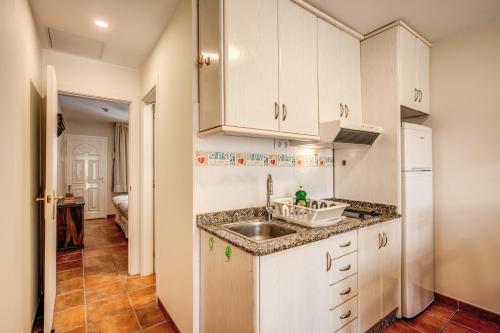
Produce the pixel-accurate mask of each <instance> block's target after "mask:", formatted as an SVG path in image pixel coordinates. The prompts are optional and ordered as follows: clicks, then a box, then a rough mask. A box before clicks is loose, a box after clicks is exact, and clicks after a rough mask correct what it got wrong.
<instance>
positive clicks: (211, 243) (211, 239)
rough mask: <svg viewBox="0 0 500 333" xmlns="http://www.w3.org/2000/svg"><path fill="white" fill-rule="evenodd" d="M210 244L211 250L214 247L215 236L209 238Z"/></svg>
mask: <svg viewBox="0 0 500 333" xmlns="http://www.w3.org/2000/svg"><path fill="white" fill-rule="evenodd" d="M208 246H209V247H210V250H211V249H212V248H213V247H214V238H213V237H210V238H209V239H208Z"/></svg>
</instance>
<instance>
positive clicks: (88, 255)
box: [83, 247, 111, 261]
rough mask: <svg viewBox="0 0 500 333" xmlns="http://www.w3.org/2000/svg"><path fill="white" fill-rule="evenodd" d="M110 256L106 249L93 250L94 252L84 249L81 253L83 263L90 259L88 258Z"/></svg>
mask: <svg viewBox="0 0 500 333" xmlns="http://www.w3.org/2000/svg"><path fill="white" fill-rule="evenodd" d="M107 254H111V251H110V250H109V249H108V248H107V247H104V248H101V249H95V250H89V249H85V251H84V252H83V256H84V257H85V261H86V260H88V259H90V258H95V257H99V256H103V255H107Z"/></svg>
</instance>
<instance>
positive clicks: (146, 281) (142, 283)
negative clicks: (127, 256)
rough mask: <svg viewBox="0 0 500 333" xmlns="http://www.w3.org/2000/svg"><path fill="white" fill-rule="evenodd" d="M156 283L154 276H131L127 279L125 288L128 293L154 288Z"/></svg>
mask: <svg viewBox="0 0 500 333" xmlns="http://www.w3.org/2000/svg"><path fill="white" fill-rule="evenodd" d="M155 283H156V275H154V274H152V275H148V276H131V277H128V278H127V281H126V283H125V287H126V288H127V290H128V291H134V290H138V289H142V288H145V287H149V286H154V285H155Z"/></svg>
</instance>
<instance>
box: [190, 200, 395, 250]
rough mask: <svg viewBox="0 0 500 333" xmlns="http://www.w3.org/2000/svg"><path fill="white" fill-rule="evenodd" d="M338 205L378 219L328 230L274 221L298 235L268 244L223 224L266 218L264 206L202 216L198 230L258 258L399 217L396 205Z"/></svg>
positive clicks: (341, 224) (347, 222)
mask: <svg viewBox="0 0 500 333" xmlns="http://www.w3.org/2000/svg"><path fill="white" fill-rule="evenodd" d="M335 201H338V202H344V203H348V204H349V205H350V206H351V207H350V208H352V209H357V210H362V211H376V212H377V213H379V214H380V215H379V216H376V217H373V218H369V219H364V220H361V219H356V218H350V217H345V218H344V219H343V220H342V221H341V222H339V223H337V224H334V225H332V226H328V227H322V228H309V227H305V226H301V225H298V224H294V223H290V222H286V221H283V220H279V219H273V222H274V223H277V224H280V225H283V226H286V227H289V228H291V229H294V230H296V231H297V233H294V234H291V235H288V236H283V237H280V238H276V239H272V240H269V241H265V242H261V243H256V242H252V241H250V240H248V239H246V238H243V237H241V236H238V235H236V234H234V233H232V232H230V231H227V230H226V229H224V228H222V225H224V224H228V223H234V222H243V221H251V220H255V219H265V218H266V211H265V209H264V207H256V208H246V209H237V210H230V211H223V212H215V213H206V214H199V215H197V217H196V222H197V225H198V228H200V229H202V230H204V231H206V232H208V233H210V234H212V235H215V236H217V237H219V238H221V239H223V240H225V241H226V242H228V243H230V244H232V245H234V246H236V247H238V248H240V249H242V250H243V251H245V252H247V253H250V254H252V255H255V256H264V255H266V254H271V253H275V252H279V251H283V250H286V249H290V248H293V247H296V246H300V245H304V244H308V243H312V242H315V241H319V240H322V239H325V238H328V237H330V236H333V235H338V234H342V233H345V232H348V231H351V230H356V229H360V228H364V227H367V226H369V225H373V224H377V223H382V222H385V221H388V220H392V219H395V218H398V217H400V215H398V214H397V213H396V206H392V205H383V204H375V203H369V202H361V201H352V200H345V199H335Z"/></svg>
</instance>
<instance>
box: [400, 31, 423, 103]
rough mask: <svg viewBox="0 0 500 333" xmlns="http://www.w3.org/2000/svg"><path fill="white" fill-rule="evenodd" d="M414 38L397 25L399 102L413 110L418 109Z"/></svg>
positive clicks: (415, 45) (415, 44)
mask: <svg viewBox="0 0 500 333" xmlns="http://www.w3.org/2000/svg"><path fill="white" fill-rule="evenodd" d="M416 40H417V39H416V37H415V36H413V35H412V34H411V33H410V32H409V31H408V30H406V29H405V28H403V27H398V42H399V43H398V45H399V68H398V71H399V98H400V104H401V105H403V106H406V107H408V108H411V109H414V110H416V109H418V106H417V104H418V103H417V97H418V96H417V92H416V89H417V88H418V87H417V43H416Z"/></svg>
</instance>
